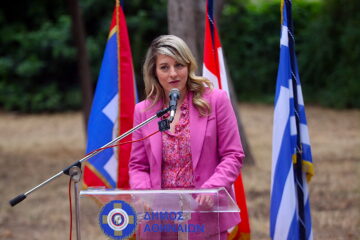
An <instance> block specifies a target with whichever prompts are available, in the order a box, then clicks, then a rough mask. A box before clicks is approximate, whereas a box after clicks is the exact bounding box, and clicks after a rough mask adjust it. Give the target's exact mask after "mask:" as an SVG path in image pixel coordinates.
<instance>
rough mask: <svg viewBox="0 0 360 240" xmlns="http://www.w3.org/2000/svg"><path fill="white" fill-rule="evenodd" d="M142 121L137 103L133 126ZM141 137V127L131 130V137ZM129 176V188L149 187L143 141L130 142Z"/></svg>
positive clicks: (148, 169) (147, 166) (135, 138)
mask: <svg viewBox="0 0 360 240" xmlns="http://www.w3.org/2000/svg"><path fill="white" fill-rule="evenodd" d="M141 122H142V118H141V108H140V106H139V105H138V104H137V105H136V106H135V111H134V126H136V125H138V124H140V123H141ZM141 138H143V133H142V129H138V130H137V131H135V132H133V135H132V139H133V140H138V139H141ZM129 178H130V187H131V189H150V188H151V182H150V164H149V160H148V157H147V154H146V149H145V146H144V142H143V141H139V142H134V143H132V148H131V155H130V160H129Z"/></svg>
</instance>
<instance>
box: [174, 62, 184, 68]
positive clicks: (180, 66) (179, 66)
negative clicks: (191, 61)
mask: <svg viewBox="0 0 360 240" xmlns="http://www.w3.org/2000/svg"><path fill="white" fill-rule="evenodd" d="M175 67H176V68H182V67H184V65H183V64H181V63H177V64H176V65H175Z"/></svg>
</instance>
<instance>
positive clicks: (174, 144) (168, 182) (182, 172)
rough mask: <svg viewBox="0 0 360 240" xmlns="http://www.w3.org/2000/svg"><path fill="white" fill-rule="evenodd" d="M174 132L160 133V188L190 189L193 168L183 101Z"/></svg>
mask: <svg viewBox="0 0 360 240" xmlns="http://www.w3.org/2000/svg"><path fill="white" fill-rule="evenodd" d="M180 110H181V115H180V119H179V122H178V123H177V124H176V126H175V132H170V131H165V132H163V133H162V144H163V162H162V188H192V187H193V186H194V181H193V168H192V156H191V146H190V124H189V103H188V100H187V98H185V99H184V102H183V104H182V105H181V106H180Z"/></svg>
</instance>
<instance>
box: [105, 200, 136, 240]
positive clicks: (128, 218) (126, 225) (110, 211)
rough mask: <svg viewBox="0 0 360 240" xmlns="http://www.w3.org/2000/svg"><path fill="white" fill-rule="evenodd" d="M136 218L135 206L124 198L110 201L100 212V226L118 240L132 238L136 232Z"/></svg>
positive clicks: (106, 233) (108, 234)
mask: <svg viewBox="0 0 360 240" xmlns="http://www.w3.org/2000/svg"><path fill="white" fill-rule="evenodd" d="M136 220H137V219H136V212H135V210H134V208H133V207H132V206H131V205H130V204H128V203H127V202H125V201H122V200H115V201H111V202H108V203H107V204H106V205H104V206H103V208H102V209H101V211H100V213H99V225H100V228H101V229H102V231H103V232H104V233H105V235H107V236H108V237H110V238H112V239H116V240H121V239H128V238H130V237H131V236H132V235H133V234H134V232H135V229H136V224H137V222H136Z"/></svg>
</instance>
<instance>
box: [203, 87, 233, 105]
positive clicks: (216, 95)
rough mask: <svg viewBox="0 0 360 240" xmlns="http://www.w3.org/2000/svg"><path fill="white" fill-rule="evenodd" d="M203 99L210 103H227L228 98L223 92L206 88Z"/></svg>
mask: <svg viewBox="0 0 360 240" xmlns="http://www.w3.org/2000/svg"><path fill="white" fill-rule="evenodd" d="M203 97H204V98H205V99H206V100H208V101H209V102H210V103H212V104H214V103H217V102H224V101H229V96H228V94H227V92H226V91H225V90H222V89H215V88H213V89H210V88H206V90H205V92H204V95H203Z"/></svg>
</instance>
